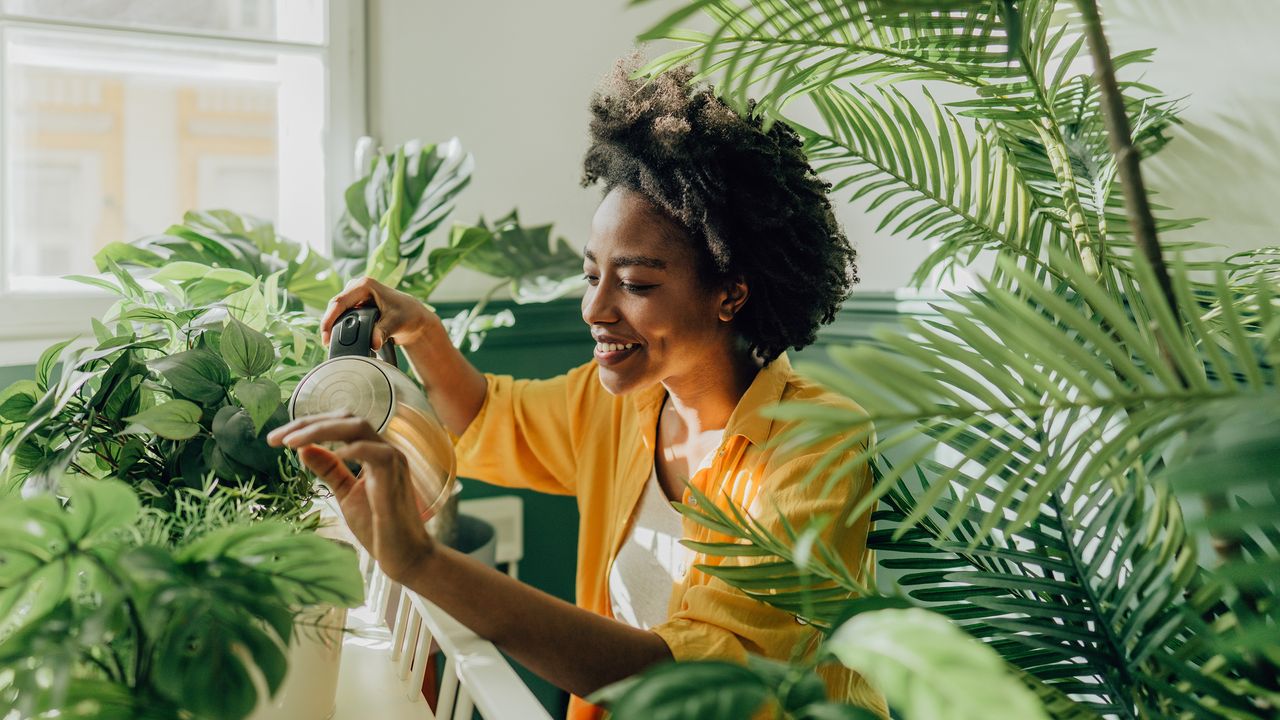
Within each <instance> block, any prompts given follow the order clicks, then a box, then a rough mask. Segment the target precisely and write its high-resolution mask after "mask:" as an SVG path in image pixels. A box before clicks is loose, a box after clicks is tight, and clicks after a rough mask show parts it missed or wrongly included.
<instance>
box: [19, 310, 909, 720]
mask: <svg viewBox="0 0 1280 720" xmlns="http://www.w3.org/2000/svg"><path fill="white" fill-rule="evenodd" d="M466 307H467V306H466V305H464V304H460V303H441V304H439V305H438V306H437V308H436V309H437V310H438V311H439V313H440V314H441V315H442V316H445V317H449V316H452V315H454V314H456V313H458V312H460V311H462V310H463V309H465V308H466ZM504 308H510V309H511V310H512V311H513V312H514V313H515V316H516V324H515V327H512V328H503V329H501V330H497V331H495V332H493V333H491V334H490V335H489V337H488V338H487V339H486V340H485V342H484V344H483V346H482V347H481V349H480V350H479V351H478V352H476V353H474V354H472V355H471V360H472V362H473V363H474V364H475V365H476V367H478V368H480V369H481V370H483V371H486V372H493V373H499V374H508V375H514V376H516V377H528V378H543V377H551V376H554V375H557V374H559V373H562V372H565V371H567V370H569V369H570V368H572V367H575V366H577V365H580V364H582V363H584V362H586V361H588V360H589V359H591V350H592V346H593V343H592V341H591V338H590V335H589V334H588V332H587V329H586V327H585V326H584V325H583V323H582V317H581V314H580V312H579V307H578V301H577V300H576V299H564V300H558V301H555V302H551V303H546V304H542V305H526V306H518V305H514V304H512V303H501V302H499V303H493V304H491V305H490V310H491V311H496V310H501V309H504ZM922 314H928V308H927V306H926V305H925V304H924V303H912V302H906V303H904V302H901V301H899V300H896V299H895V298H894V297H893V296H892V295H891V294H888V293H868V294H864V295H858V296H856V297H855V298H854V299H853V300H851V301H850V302H849V303H847V304H846V306H845V309H844V310H843V311H841V313H840V315H839V316H838V317H837V318H836V322H835V323H833V324H832V325H831V326H829V327H828V328H826V329H825V330H824V332H823V333H821V334H820V336H819V341H818V343H817V345H815V346H814V347H813V348H810V349H808V350H805V351H804V352H800V353H793V354H792V358H793V359H794V360H802V361H809V362H824V361H825V360H826V354H825V352H824V351H823V349H824V347H826V346H829V345H832V344H850V343H857V342H865V341H866V340H868V339H869V338H870V337H871V335H870V333H871V331H872V329H873V328H875V327H876V326H878V325H889V326H892V325H895V324H897V323H899V322H900V321H901V320H902V318H903V317H905V316H908V315H922ZM33 373H34V367H33V366H31V365H26V366H18V367H5V368H0V387H4V386H7V385H8V384H9V383H11V382H13V381H15V380H18V379H20V378H23V377H32V375H33ZM510 493H514V494H517V495H519V496H521V497H522V498H524V505H525V517H524V527H525V539H524V548H525V557H524V560H523V561H522V562H521V564H520V577H521V579H522V580H524V581H525V582H527V583H529V584H530V585H533V586H534V587H537V588H539V589H541V590H544V591H546V592H549V593H551V594H553V595H556V596H558V597H561V598H563V599H565V600H569V601H570V602H572V601H573V585H574V571H575V567H574V564H575V557H576V550H577V542H578V538H577V526H578V510H577V505H576V504H575V502H574V500H573V499H572V498H566V497H556V496H548V495H540V494H537V493H532V492H524V491H518V490H510V489H507V488H497V487H492V486H488V485H485V484H483V483H480V482H476V481H474V480H472V481H469V482H465V483H464V486H463V493H462V497H463V498H464V499H468V498H478V497H487V496H490V495H495V494H510ZM513 664H515V663H513ZM516 667H517V670H518V671H519V672H520V674H521V676H522V677H523V678H524V679H525V681H526V682H527V683H528V684H529V686H530V688H531V689H532V690H533V692H534V694H535V695H537V697H538V699H539V700H541V701H542V703H543V704H544V705H545V706H546V707H547V710H548V711H549V712H550V713H551V714H552V716H553V717H563V715H564V711H565V707H566V705H567V701H568V696H567V695H566V694H565V693H564V692H562V691H560V690H558V689H557V688H555V687H553V686H552V685H550V684H549V683H547V682H545V681H543V680H541V679H539V678H537V677H536V676H534V675H533V674H532V673H530V672H529V671H527V670H525V669H524V668H522V667H520V666H519V665H518V664H516Z"/></svg>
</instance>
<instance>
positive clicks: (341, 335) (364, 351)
mask: <svg viewBox="0 0 1280 720" xmlns="http://www.w3.org/2000/svg"><path fill="white" fill-rule="evenodd" d="M378 314H379V313H378V308H377V306H376V305H369V306H365V307H354V308H351V309H350V310H348V311H346V312H344V313H342V315H340V316H338V321H337V322H335V323H334V324H333V329H332V330H331V331H330V332H329V359H330V360H332V359H333V358H336V357H344V356H346V355H355V356H357V357H369V355H370V354H371V353H372V349H371V348H372V345H373V325H374V323H376V322H378ZM378 357H379V358H381V359H382V360H383V361H385V362H388V363H391V366H392V367H397V368H398V367H400V364H399V363H398V362H396V348H395V341H393V340H392V339H391V338H387V340H386V342H384V343H382V347H380V348H378Z"/></svg>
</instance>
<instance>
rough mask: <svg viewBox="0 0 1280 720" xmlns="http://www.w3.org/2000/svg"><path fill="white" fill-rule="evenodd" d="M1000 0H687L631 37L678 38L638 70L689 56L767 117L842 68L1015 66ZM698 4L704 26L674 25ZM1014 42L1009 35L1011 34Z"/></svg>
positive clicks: (945, 73) (971, 74)
mask: <svg viewBox="0 0 1280 720" xmlns="http://www.w3.org/2000/svg"><path fill="white" fill-rule="evenodd" d="M1004 5H1005V3H1003V2H1001V1H1000V0H953V1H947V0H941V1H937V0H935V1H934V2H927V3H926V2H919V3H917V2H903V1H901V0H898V1H896V2H894V1H885V0H861V1H860V2H853V3H836V2H831V0H784V1H782V2H775V1H773V0H750V1H748V2H744V3H739V2H734V1H731V0H693V1H692V2H690V3H688V4H687V5H686V6H684V7H682V8H680V9H678V10H676V11H675V12H673V13H671V14H670V15H668V16H667V17H666V18H664V19H663V20H661V21H660V22H659V23H658V24H656V25H655V26H654V27H652V28H651V29H650V30H648V31H647V32H646V33H644V34H642V35H641V36H640V39H641V40H653V39H671V40H676V41H679V42H684V43H688V45H687V46H685V47H682V48H679V49H677V50H675V51H673V52H671V53H668V54H667V55H665V56H663V57H660V58H658V59H656V60H654V61H653V62H651V63H650V64H649V65H648V66H646V67H645V68H644V69H643V70H642V71H641V72H642V73H644V74H651V73H658V72H662V71H663V70H666V69H669V68H670V67H672V66H675V65H681V64H685V63H687V62H689V61H691V60H694V61H696V66H697V68H698V70H699V77H700V78H705V77H710V76H712V75H717V74H723V75H724V77H725V82H724V84H723V85H722V91H723V92H724V94H725V97H726V99H727V100H728V101H729V102H731V103H733V104H734V105H735V106H737V107H738V108H739V109H740V110H745V109H746V108H747V106H748V100H747V98H748V96H749V95H753V94H754V95H756V96H757V97H758V98H759V105H758V107H759V109H760V111H761V112H763V113H765V114H766V115H770V116H773V117H777V116H778V113H779V111H780V109H781V108H782V107H784V106H785V105H786V104H787V102H789V101H790V100H791V99H793V98H794V97H796V96H797V95H802V94H806V93H809V92H811V91H813V90H815V89H817V88H821V87H824V86H829V85H832V84H835V83H836V82H838V81H840V80H842V79H846V78H849V77H852V76H858V75H861V76H867V77H882V76H886V75H892V76H894V77H899V78H901V77H910V78H918V79H945V80H950V81H953V82H961V83H964V84H969V85H986V84H989V81H988V80H987V78H990V77H997V78H998V77H1004V76H1009V75H1016V74H1017V73H1018V70H1017V68H1016V67H1011V66H1010V65H1009V63H1008V62H1007V60H1008V53H1007V48H1008V47H1009V43H1010V41H1009V40H1008V38H1007V37H1006V34H1005V28H1004V24H1003V23H1002V22H1001V11H1002V8H1003V6H1004ZM699 13H704V14H706V15H707V16H709V18H710V19H711V20H712V22H713V23H715V25H716V30H715V31H714V32H713V33H701V32H694V31H689V30H684V29H681V26H682V25H683V24H684V23H686V22H687V21H689V19H690V18H692V17H693V16H694V15H697V14H699ZM1015 44H1016V42H1015Z"/></svg>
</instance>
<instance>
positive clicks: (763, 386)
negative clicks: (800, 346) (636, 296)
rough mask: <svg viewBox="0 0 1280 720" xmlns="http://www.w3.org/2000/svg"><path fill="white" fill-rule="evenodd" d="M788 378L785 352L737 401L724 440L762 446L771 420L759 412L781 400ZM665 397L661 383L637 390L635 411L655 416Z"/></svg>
mask: <svg viewBox="0 0 1280 720" xmlns="http://www.w3.org/2000/svg"><path fill="white" fill-rule="evenodd" d="M791 375H792V372H791V361H790V360H789V359H788V358H787V354H786V353H782V354H781V355H779V356H778V357H777V358H775V359H774V361H773V362H771V363H769V364H768V365H766V366H764V367H763V368H761V369H760V372H758V373H756V377H755V379H754V380H752V381H751V385H750V386H749V387H748V388H747V391H746V392H745V393H743V395H742V399H741V400H739V401H738V406H737V407H735V408H734V409H733V413H732V414H731V415H729V422H728V424H727V425H725V429H724V435H725V437H726V438H729V437H733V436H734V435H742V436H743V437H745V438H746V439H747V440H748V441H749V442H750V443H751V444H753V445H762V444H763V443H764V442H765V441H766V440H768V439H769V431H770V430H771V429H772V428H773V419H772V418H768V417H765V416H764V415H761V414H760V410H761V409H762V408H766V407H772V406H774V405H776V404H778V402H779V401H780V400H782V393H783V391H784V390H785V389H786V387H787V381H788V380H789V379H790V378H791ZM666 394H667V390H666V388H664V387H663V386H662V383H658V384H656V385H654V386H653V387H652V388H647V389H645V390H641V391H640V392H639V393H637V395H636V400H635V403H636V408H637V409H638V410H640V411H641V412H651V413H657V411H658V408H659V407H660V405H661V403H662V399H663V398H664V397H665V396H666ZM655 419H656V417H655Z"/></svg>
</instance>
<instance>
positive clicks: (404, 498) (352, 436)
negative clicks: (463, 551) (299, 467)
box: [267, 412, 435, 581]
mask: <svg viewBox="0 0 1280 720" xmlns="http://www.w3.org/2000/svg"><path fill="white" fill-rule="evenodd" d="M267 442H268V443H269V444H271V445H272V446H275V447H279V446H281V445H283V446H285V447H290V448H295V449H297V450H298V456H299V458H301V459H302V462H303V464H304V465H306V466H307V467H308V468H309V469H310V470H311V471H312V472H314V473H315V474H316V475H317V476H319V478H320V480H321V481H322V482H324V484H325V485H327V486H328V487H329V489H330V490H332V491H333V494H334V496H335V497H336V498H337V499H338V506H339V507H340V508H341V509H342V516H343V518H344V519H345V520H346V521H347V525H348V526H349V527H350V528H351V532H352V533H353V534H355V536H356V539H358V540H359V541H360V542H361V544H363V545H364V547H365V549H366V550H368V551H369V552H370V553H371V554H372V555H373V557H374V559H375V560H377V561H378V564H379V565H380V566H381V567H382V571H383V572H385V573H386V574H387V576H388V577H390V578H391V579H393V580H396V581H401V580H403V579H404V578H405V577H406V576H407V575H408V573H410V572H411V571H412V570H413V568H414V567H416V566H418V565H419V564H420V563H422V562H424V561H425V560H426V559H428V558H429V557H430V555H431V554H432V553H433V552H434V551H435V541H434V540H433V539H432V538H431V535H430V534H429V533H428V532H427V530H426V528H425V527H424V526H423V524H422V520H421V518H420V517H419V515H418V510H417V503H416V501H415V494H414V490H413V485H412V483H410V481H409V466H408V463H407V462H406V461H405V457H404V455H403V454H402V453H401V452H400V451H399V450H397V449H396V448H394V447H392V446H391V445H389V444H388V443H387V442H386V441H385V440H383V439H382V438H381V437H379V436H378V433H377V432H376V431H375V430H374V429H373V427H372V426H370V425H369V422H368V421H367V420H365V419H364V418H360V417H356V416H354V415H351V414H350V413H345V412H336V413H324V414H321V415H311V416H308V417H303V418H298V419H297V420H294V421H292V422H290V423H288V424H286V425H282V426H280V427H279V428H276V429H275V430H273V431H271V433H270V434H269V435H267ZM317 443H329V444H330V447H335V449H334V450H328V449H326V448H323V447H320V446H319V445H318V444H317ZM345 460H354V461H356V462H358V463H360V464H361V467H362V469H361V471H360V475H359V476H358V477H357V476H355V475H353V474H352V473H351V471H350V470H348V469H347V466H346V464H345V463H344V462H343V461H345Z"/></svg>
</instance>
